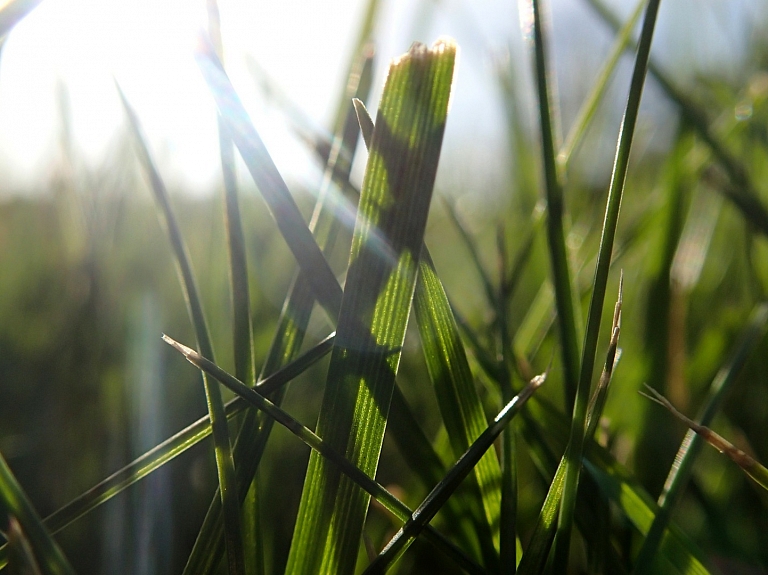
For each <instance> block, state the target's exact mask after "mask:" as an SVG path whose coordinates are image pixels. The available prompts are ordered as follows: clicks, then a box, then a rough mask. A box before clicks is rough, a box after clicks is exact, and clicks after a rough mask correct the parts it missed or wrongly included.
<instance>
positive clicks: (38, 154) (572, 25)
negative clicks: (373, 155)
mask: <svg viewBox="0 0 768 575" xmlns="http://www.w3.org/2000/svg"><path fill="white" fill-rule="evenodd" d="M381 3H382V5H383V8H382V13H381V19H380V22H379V40H380V42H379V45H378V51H379V54H380V57H379V61H378V70H377V72H376V78H377V79H378V81H379V88H380V84H381V82H382V81H383V77H384V69H385V66H386V62H387V61H388V60H389V59H390V58H392V57H394V56H396V55H397V54H399V53H401V52H403V51H404V50H406V49H407V47H408V45H409V44H410V42H411V41H412V40H413V39H419V40H422V41H426V42H430V43H431V42H432V41H433V40H434V39H435V38H436V37H437V36H439V35H443V34H448V35H452V36H454V37H455V38H456V39H457V41H458V43H459V46H460V48H461V54H460V61H459V69H458V76H457V83H456V88H455V90H456V92H455V93H454V98H453V102H454V103H453V109H452V112H453V114H452V117H451V120H450V121H449V126H448V132H447V134H446V143H447V146H448V147H450V146H452V145H453V146H455V147H459V148H462V147H463V149H465V150H466V149H467V147H466V143H467V141H471V142H472V144H473V151H472V152H471V154H470V155H472V154H474V155H476V156H477V158H487V156H488V155H487V154H486V152H487V151H488V150H490V149H493V147H494V146H498V144H499V142H500V141H503V137H504V136H503V133H504V129H503V114H502V106H501V102H500V100H499V91H498V87H497V85H496V84H495V79H494V71H493V68H494V65H496V64H497V63H498V62H499V61H503V58H504V56H505V55H506V54H508V53H509V51H510V50H511V51H512V53H513V54H514V53H520V51H521V49H522V48H521V46H522V43H521V42H522V41H521V39H520V32H519V26H518V20H517V19H518V10H517V8H516V5H515V4H514V3H510V2H508V1H502V0H487V1H485V2H470V1H469V0H442V1H440V2H437V1H428V0H425V1H424V2H411V1H409V0H390V1H385V0H382V2H381ZM612 3H613V4H617V3H618V4H619V5H620V6H621V11H622V12H623V13H627V12H628V11H629V10H630V3H629V2H628V1H627V0H624V1H621V0H614V2H612ZM364 4H365V2H364V0H327V1H324V2H317V1H307V0H279V1H275V0H220V6H221V13H222V21H223V37H224V43H225V57H226V65H227V69H228V72H229V74H230V76H231V77H232V79H233V82H234V84H235V87H236V89H237V90H238V92H239V93H240V96H241V97H242V98H243V100H244V101H245V103H246V106H247V107H248V109H249V112H250V113H251V115H252V117H253V119H254V123H255V124H256V127H257V129H258V130H259V132H260V133H261V135H262V137H263V139H264V140H265V142H266V144H267V146H268V148H269V149H270V151H271V153H272V155H273V156H274V158H275V161H276V163H277V165H278V167H279V168H281V170H283V171H284V172H285V173H286V175H288V176H291V175H293V176H294V177H298V178H307V177H309V176H307V169H306V167H305V166H306V163H307V162H305V161H304V159H301V162H300V163H301V164H302V166H304V167H299V166H297V163H299V161H298V160H297V158H299V157H300V155H297V152H296V150H297V145H296V141H295V140H294V139H292V138H291V137H290V135H289V131H288V130H287V129H286V125H285V123H284V119H283V118H282V116H281V114H279V113H277V112H276V111H275V109H274V107H273V106H272V105H270V104H269V103H268V102H266V101H265V99H264V97H263V94H262V93H261V92H260V91H259V89H258V87H257V83H256V81H255V80H254V77H253V75H252V74H251V72H249V68H248V58H253V59H255V60H256V61H257V62H258V63H259V65H260V66H261V67H262V68H264V69H265V70H266V71H267V73H268V74H269V75H270V76H271V77H272V78H273V79H274V80H275V81H276V82H277V84H278V86H279V88H280V89H281V91H283V92H284V93H286V94H288V95H289V96H290V98H291V99H292V100H293V101H294V102H295V104H297V105H298V107H299V108H300V109H302V110H303V111H304V112H305V113H306V115H307V118H308V120H309V121H310V122H311V123H313V124H314V125H316V126H317V127H318V128H323V127H325V126H326V125H327V122H328V121H329V119H330V116H331V114H332V113H333V109H334V102H335V101H336V98H337V97H338V90H339V88H340V87H341V86H343V78H342V76H343V74H344V70H345V68H346V63H347V60H348V53H349V50H350V48H351V46H352V44H353V42H354V40H355V35H356V31H357V29H358V26H359V22H360V20H361V17H362V10H363V5H364ZM725 4H727V6H726V5H725ZM725 4H724V3H723V1H722V0H676V1H675V4H674V8H673V7H672V4H671V3H667V4H666V5H665V4H664V3H662V6H663V8H662V17H661V21H660V24H659V31H658V33H657V39H656V40H655V43H656V48H657V49H658V48H661V50H658V52H659V54H662V55H669V56H668V58H667V60H668V61H669V62H671V63H673V64H674V63H675V58H676V57H677V58H678V59H679V58H685V59H683V60H680V62H682V63H683V64H686V65H688V67H689V68H691V66H690V63H691V59H690V58H691V57H694V58H698V60H697V64H696V66H697V67H698V68H699V69H706V68H708V67H712V66H714V67H717V66H720V67H722V66H723V65H724V64H725V65H727V64H728V62H729V61H730V60H731V59H732V58H734V57H737V56H738V53H739V52H740V51H741V50H742V49H743V46H742V44H744V43H746V41H747V40H746V38H748V37H749V35H748V34H744V33H743V29H744V26H745V24H746V25H747V26H748V23H749V22H752V23H753V24H754V19H755V17H756V16H755V15H756V14H758V15H759V14H764V10H762V11H758V10H757V8H755V6H758V5H759V1H758V0H732V1H731V0H727V1H726V2H725ZM702 6H703V7H702ZM665 8H666V12H665ZM552 11H553V14H554V18H553V20H554V34H553V36H554V37H555V39H556V40H555V52H556V54H557V58H558V76H559V77H561V78H560V87H561V88H562V89H564V90H569V89H570V90H571V91H572V87H569V86H568V83H569V82H570V83H571V84H573V85H575V86H576V87H577V88H578V87H579V86H580V85H585V84H588V83H589V81H590V78H591V73H592V72H591V71H585V70H584V67H577V68H576V67H574V66H573V63H574V54H575V53H576V52H575V51H574V46H578V47H579V48H580V49H581V51H580V52H578V53H577V54H576V57H577V58H579V63H581V64H589V65H590V66H591V68H590V70H593V69H594V68H595V67H596V66H597V65H599V63H600V59H601V58H602V57H603V55H602V54H603V53H604V52H605V50H607V47H608V45H609V36H608V35H607V33H606V32H605V30H604V28H602V29H601V30H599V31H597V32H595V30H594V29H593V27H594V24H590V23H589V20H590V18H589V17H588V15H589V11H588V10H587V9H584V8H583V2H581V1H580V0H554V7H553V9H552ZM742 20H743V21H742ZM585 23H586V24H585ZM204 26H205V2H204V0H44V1H43V2H42V4H41V5H40V6H39V7H38V8H36V9H35V10H34V11H33V12H32V13H31V14H30V15H29V16H28V17H27V18H26V19H25V20H23V21H22V22H21V24H19V25H18V26H17V27H16V29H14V31H13V32H12V34H11V35H10V38H9V40H8V41H7V43H6V45H5V46H4V48H3V51H2V60H1V63H0V178H1V181H3V182H4V185H3V187H2V188H4V189H5V190H7V189H8V188H12V187H13V186H14V185H16V186H21V185H29V184H30V183H32V182H39V181H45V176H46V171H45V169H43V168H45V167H46V166H48V165H49V162H50V158H51V157H52V154H54V153H55V152H56V149H57V148H56V146H57V145H56V143H55V135H56V133H57V132H56V131H57V129H58V126H59V125H60V116H59V104H58V103H57V86H59V85H61V83H63V84H65V85H66V87H67V90H68V93H69V101H70V108H71V113H72V126H73V132H74V137H75V140H76V145H77V147H78V149H79V150H80V151H81V152H82V153H83V155H84V157H85V158H86V160H87V161H89V162H91V163H92V164H93V165H97V164H98V161H99V159H100V158H101V156H102V154H103V151H104V148H105V146H106V145H107V144H108V143H109V142H110V141H111V140H113V138H114V137H115V134H116V130H117V128H118V127H119V126H121V125H122V123H123V114H122V110H121V108H120V105H119V101H118V99H117V96H116V92H115V89H114V80H113V78H114V79H116V80H117V81H118V82H119V83H120V85H121V86H122V87H123V89H124V91H125V92H126V94H127V96H128V98H129V99H130V100H131V102H132V104H133V105H134V107H135V108H136V110H137V112H138V114H139V117H140V119H141V121H142V123H143V124H144V128H145V132H146V133H147V134H148V136H149V139H150V142H151V145H152V147H153V151H154V153H155V155H156V156H157V158H158V159H159V160H160V161H161V165H162V169H163V170H164V175H166V176H167V177H168V179H169V180H172V179H173V178H175V179H176V180H175V181H177V182H178V183H180V184H183V185H185V186H187V187H192V188H197V189H198V190H208V189H210V188H211V187H212V182H215V181H216V180H215V178H216V177H217V176H216V173H217V172H216V169H217V168H216V166H217V137H216V131H215V130H216V127H215V111H214V108H213V104H212V101H211V99H210V96H209V95H208V93H207V89H206V87H205V85H204V84H203V81H202V78H201V76H200V73H199V72H198V70H197V68H196V65H195V63H194V60H193V58H192V50H193V46H194V45H195V43H196V40H197V37H198V34H199V31H200V30H201V29H202V28H204ZM671 39H678V40H679V41H678V42H676V43H674V44H671V41H672V40H671ZM697 42H698V43H697ZM579 43H581V44H579ZM584 46H587V48H586V50H585V49H584ZM590 46H591V47H592V48H595V47H597V48H599V49H597V48H596V49H594V50H593V49H591V48H590ZM681 46H682V49H681ZM679 54H682V56H676V55H679ZM526 58H529V55H526ZM520 67H523V68H524V67H525V66H524V65H521V66H520ZM588 68H589V66H588ZM573 70H577V72H576V73H575V75H574V73H573ZM522 72H523V73H527V72H528V71H527V70H522ZM564 84H565V85H564ZM579 89H580V88H579ZM58 91H59V92H60V90H58ZM372 111H373V110H372ZM566 111H567V110H566ZM468 139H469V140H468ZM451 142H453V144H452V143H451ZM305 157H306V156H305ZM486 161H487V160H486ZM500 170H501V171H503V167H502V168H500ZM2 188H0V191H2Z"/></svg>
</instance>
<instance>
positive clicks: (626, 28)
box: [557, 0, 646, 174]
mask: <svg viewBox="0 0 768 575" xmlns="http://www.w3.org/2000/svg"><path fill="white" fill-rule="evenodd" d="M645 3H646V0H639V1H638V3H637V6H636V7H635V10H634V12H632V14H631V15H630V17H629V19H628V20H627V21H626V22H625V23H624V25H623V26H622V27H621V29H620V30H619V31H618V32H617V33H616V39H615V40H614V43H613V47H612V48H611V53H610V54H609V55H608V58H607V59H606V60H605V63H604V64H603V67H602V68H601V69H600V72H598V74H597V77H596V79H595V81H594V82H593V83H592V89H591V90H590V92H589V95H588V96H587V98H586V99H585V100H584V104H583V105H582V106H581V108H580V109H579V113H578V115H577V116H576V120H574V122H573V126H571V129H570V131H569V132H568V136H567V137H566V139H565V143H564V144H563V145H562V146H561V147H560V152H559V153H558V154H557V162H558V165H559V168H560V171H561V173H563V174H567V173H568V166H569V164H570V161H571V159H572V157H573V153H574V151H575V150H576V149H577V148H578V147H579V145H580V144H581V142H582V140H583V139H584V135H585V134H586V133H587V128H588V127H589V125H590V123H591V122H592V119H593V118H594V116H595V112H597V107H598V106H599V105H600V102H602V100H603V98H604V97H605V94H606V92H607V88H608V81H609V80H610V79H611V77H612V76H613V72H614V71H615V70H616V66H617V64H618V63H619V59H620V57H621V55H622V54H623V53H624V50H625V49H626V48H627V44H628V43H629V41H630V40H631V39H632V31H633V30H634V29H635V26H636V25H637V23H638V21H639V20H640V16H641V15H642V13H643V8H644V7H645Z"/></svg>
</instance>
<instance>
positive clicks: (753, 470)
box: [640, 384, 768, 490]
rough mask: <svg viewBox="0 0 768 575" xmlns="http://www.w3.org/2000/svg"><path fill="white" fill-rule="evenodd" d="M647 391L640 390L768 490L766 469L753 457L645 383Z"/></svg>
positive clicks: (767, 470) (767, 471)
mask: <svg viewBox="0 0 768 575" xmlns="http://www.w3.org/2000/svg"><path fill="white" fill-rule="evenodd" d="M645 387H646V389H647V390H648V393H644V392H642V391H641V392H640V395H644V396H645V397H647V398H648V399H650V400H651V401H653V402H655V403H658V404H659V405H661V406H662V407H664V408H666V410H667V411H669V412H670V413H671V414H672V415H674V416H675V417H676V418H677V419H679V420H680V421H682V422H683V423H685V424H686V425H687V426H688V427H689V428H690V430H691V431H693V432H694V433H696V434H697V435H698V436H700V437H701V438H702V439H703V440H704V441H706V442H707V443H709V444H710V445H711V446H712V447H714V448H715V449H717V450H718V451H719V452H720V453H723V454H724V455H726V456H727V457H728V458H729V459H730V460H731V461H733V462H734V463H735V464H736V465H738V466H739V467H741V469H742V471H744V473H746V474H747V475H748V476H749V477H751V478H752V479H753V480H754V481H755V483H757V484H758V485H759V486H760V487H762V488H763V489H766V490H768V469H766V468H765V467H764V466H763V465H761V464H760V463H759V462H758V461H756V460H755V459H754V458H753V457H751V456H749V455H747V454H746V453H745V452H743V451H742V450H741V449H738V448H737V447H736V446H735V445H733V443H731V442H730V441H728V440H727V439H725V438H724V437H723V436H722V435H719V434H717V433H715V432H714V431H712V430H711V429H710V428H709V427H706V426H704V425H700V424H698V423H696V422H695V421H693V420H692V419H689V418H687V417H686V416H685V415H683V414H682V413H680V412H679V411H678V410H677V409H676V408H675V406H674V405H672V403H671V402H670V401H669V400H668V399H667V398H666V397H664V396H663V395H661V394H660V393H659V392H658V391H656V390H655V389H653V388H652V387H650V386H649V385H647V384H646V386H645Z"/></svg>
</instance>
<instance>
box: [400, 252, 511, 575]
mask: <svg viewBox="0 0 768 575" xmlns="http://www.w3.org/2000/svg"><path fill="white" fill-rule="evenodd" d="M414 310H415V312H416V321H417V323H418V327H419V334H420V336H421V342H422V349H423V350H424V357H425V359H426V363H427V369H428V371H429V376H430V379H431V380H432V383H433V385H434V387H435V396H436V397H437V403H438V406H439V408H440V413H441V415H442V418H443V422H444V424H445V428H446V431H447V432H448V437H449V439H450V442H451V447H452V450H453V453H454V456H455V457H459V456H461V455H462V454H463V453H465V452H466V451H467V449H469V447H470V446H471V445H472V443H473V442H474V441H475V440H476V439H477V438H478V437H479V436H480V435H481V434H482V433H483V431H484V430H485V429H486V427H487V422H486V417H485V413H484V411H483V406H482V403H481V401H480V396H479V395H478V393H477V388H476V387H475V383H474V379H473V377H472V372H471V371H470V368H469V363H468V362H467V356H466V352H465V350H464V345H463V344H462V342H461V339H460V337H459V331H458V326H457V325H456V320H455V319H454V317H453V312H452V311H451V306H450V304H449V303H448V297H447V296H446V294H445V290H444V289H443V285H442V283H441V282H440V278H439V277H438V276H437V273H436V272H435V268H434V264H433V262H432V259H431V258H430V256H429V252H428V251H427V250H425V249H422V254H421V263H420V264H419V278H418V281H417V283H416V293H415V295H414ZM473 475H474V477H473V484H474V485H473V490H475V491H476V495H477V497H478V498H479V501H480V505H481V506H482V509H483V510H484V514H483V515H482V520H481V525H478V530H479V531H480V533H479V534H481V533H482V532H485V534H486V535H485V536H486V538H488V540H487V541H486V542H485V549H486V550H487V551H486V552H485V553H484V556H485V560H486V567H488V568H493V567H494V566H496V567H498V557H497V556H495V552H494V546H498V536H499V535H498V533H499V531H498V529H499V506H500V504H501V498H500V493H499V490H498V485H499V482H500V481H501V470H500V468H499V461H498V458H497V457H496V452H495V451H489V452H487V453H486V454H485V456H484V457H483V458H482V459H480V461H479V462H478V464H477V466H476V467H475V469H474V474H473ZM494 540H495V541H494ZM489 561H492V563H490V564H489V563H488V562H489Z"/></svg>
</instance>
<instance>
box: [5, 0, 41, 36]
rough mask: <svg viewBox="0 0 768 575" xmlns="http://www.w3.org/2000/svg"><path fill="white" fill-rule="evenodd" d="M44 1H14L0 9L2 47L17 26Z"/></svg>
mask: <svg viewBox="0 0 768 575" xmlns="http://www.w3.org/2000/svg"><path fill="white" fill-rule="evenodd" d="M42 1H43V0H12V1H11V2H8V3H6V4H5V5H4V6H3V7H2V8H0V45H2V44H1V43H2V42H5V38H6V36H7V34H8V32H10V31H11V30H12V29H13V27H14V26H16V24H18V23H19V22H21V21H22V20H23V19H24V18H25V17H26V16H27V14H29V13H30V12H32V10H34V9H35V8H37V6H38V5H39V4H40V3H41V2H42Z"/></svg>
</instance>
